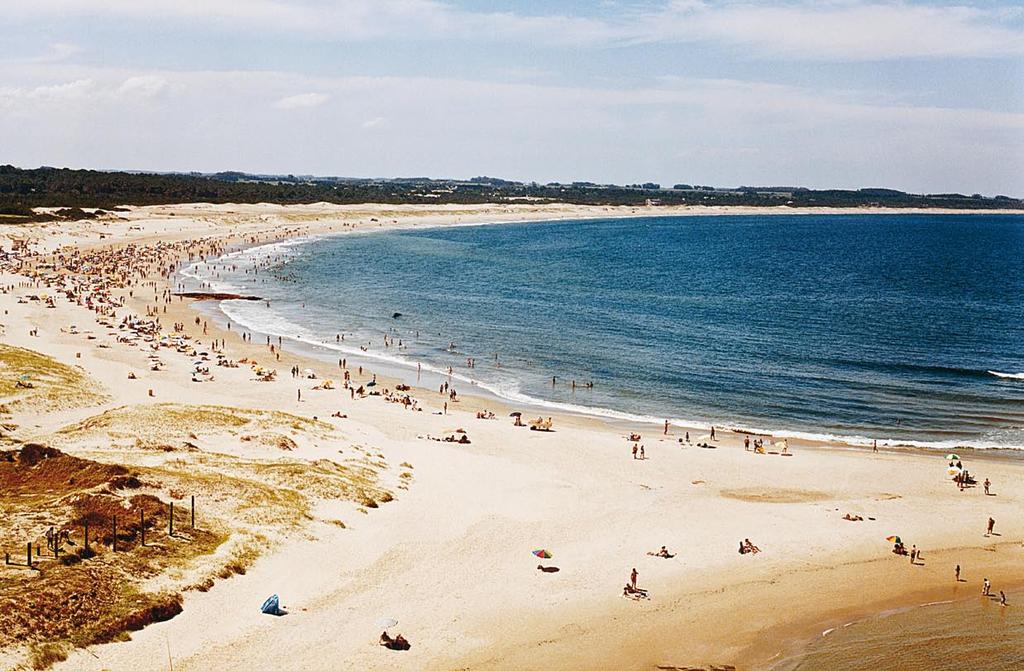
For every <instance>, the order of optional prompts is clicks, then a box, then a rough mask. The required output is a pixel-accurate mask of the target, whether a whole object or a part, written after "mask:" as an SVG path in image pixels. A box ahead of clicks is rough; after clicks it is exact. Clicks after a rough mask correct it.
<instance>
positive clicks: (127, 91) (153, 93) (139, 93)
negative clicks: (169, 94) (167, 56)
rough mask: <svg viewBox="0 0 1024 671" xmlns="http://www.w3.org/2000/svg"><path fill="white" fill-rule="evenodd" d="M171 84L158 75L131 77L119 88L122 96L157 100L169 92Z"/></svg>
mask: <svg viewBox="0 0 1024 671" xmlns="http://www.w3.org/2000/svg"><path fill="white" fill-rule="evenodd" d="M169 86H170V83H169V82H168V81H167V79H165V78H164V77H159V76H157V75H140V76H137V77H129V78H128V79H126V80H124V83H122V84H121V86H119V87H118V88H117V94H118V95H121V96H133V97H140V98H155V97H157V96H159V95H161V94H163V93H164V92H166V91H167V90H168V88H169Z"/></svg>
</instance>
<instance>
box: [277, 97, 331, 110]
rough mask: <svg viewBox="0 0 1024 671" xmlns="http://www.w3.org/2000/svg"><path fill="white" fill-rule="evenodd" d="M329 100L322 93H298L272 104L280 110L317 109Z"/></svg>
mask: <svg viewBox="0 0 1024 671" xmlns="http://www.w3.org/2000/svg"><path fill="white" fill-rule="evenodd" d="M328 100H330V96H328V95H324V94H323V93H300V94H298V95H294V96H287V97H285V98H281V99H280V100H278V101H277V102H275V103H274V107H276V108H277V109H282V110H293V109H300V108H304V107H319V106H320V105H323V104H324V103H325V102H327V101H328Z"/></svg>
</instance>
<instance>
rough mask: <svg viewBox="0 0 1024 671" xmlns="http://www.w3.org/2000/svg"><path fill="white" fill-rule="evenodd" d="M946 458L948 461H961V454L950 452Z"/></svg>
mask: <svg viewBox="0 0 1024 671" xmlns="http://www.w3.org/2000/svg"><path fill="white" fill-rule="evenodd" d="M946 459H947V460H948V461H960V455H959V454H952V453H950V454H947V455H946Z"/></svg>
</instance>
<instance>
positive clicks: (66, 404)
mask: <svg viewBox="0 0 1024 671" xmlns="http://www.w3.org/2000/svg"><path fill="white" fill-rule="evenodd" d="M19 381H21V382H23V383H27V384H29V385H31V387H27V386H19V384H18V383H19ZM105 400H106V397H105V396H104V395H103V394H102V393H100V391H99V387H98V385H97V384H96V383H95V382H94V381H92V380H91V379H90V378H89V376H88V375H86V373H85V372H84V371H83V370H81V369H80V368H77V367H74V366H68V365H67V364H63V363H61V362H59V361H57V360H56V359H54V358H52V357H49V356H46V355H45V354H40V353H39V352H34V351H32V350H29V349H23V348H21V347H13V346H11V345H0V403H3V404H4V405H6V406H7V408H8V409H9V410H22V409H31V410H36V411H53V410H62V409H66V408H78V407H84V406H89V405H97V404H99V403H102V402H103V401H105Z"/></svg>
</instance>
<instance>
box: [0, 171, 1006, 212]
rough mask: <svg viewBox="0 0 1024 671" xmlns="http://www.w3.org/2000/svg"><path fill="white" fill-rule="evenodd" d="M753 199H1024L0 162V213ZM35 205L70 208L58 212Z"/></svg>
mask: <svg viewBox="0 0 1024 671" xmlns="http://www.w3.org/2000/svg"><path fill="white" fill-rule="evenodd" d="M650 199H656V200H657V201H658V202H659V203H660V204H662V205H683V204H689V205H749V206H777V205H788V206H790V207H862V206H885V207H895V208H906V207H922V208H928V207H933V208H934V207H948V208H964V209H994V208H1010V209H1024V201H1022V200H1020V199H1016V198H1009V197H1006V196H996V197H995V198H987V197H982V196H980V195H979V194H973V195H971V196H966V195H962V194H957V193H949V194H931V195H918V194H909V193H904V192H902V191H895V190H892V189H860V190H839V189H828V190H812V189H805V188H799V187H740V188H738V189H718V188H715V187H711V186H691V185H688V184H676V185H675V187H674V188H672V189H662V188H661V187H660V186H659V185H658V184H655V183H653V182H646V183H639V184H633V185H628V186H619V185H613V184H605V185H601V184H595V183H592V182H575V183H572V184H558V183H549V184H543V185H542V184H536V183H522V182H513V181H509V180H504V179H498V178H493V177H475V178H472V179H470V180H445V179H428V178H422V177H418V178H396V179H350V178H341V177H313V176H299V177H296V176H295V175H250V174H247V173H241V172H224V173H216V174H211V175H203V174H199V173H190V174H162V173H129V172H102V171H97V170H69V169H57V168H36V169H30V170H26V169H21V168H16V167H14V166H9V165H5V166H0V221H18V220H38V219H45V218H51V219H54V218H55V219H69V218H80V217H88V216H90V213H87V212H85V211H83V210H82V209H80V208H89V209H92V208H101V209H103V210H115V209H116V208H118V207H119V206H123V205H166V204H174V203H195V202H209V203H260V202H267V203H276V204H283V205H286V204H296V203H313V202H320V201H323V202H328V203H337V204H355V203H390V204H409V203H434V204H439V203H441V204H444V203H456V204H479V203H503V202H504V203H522V202H530V201H534V202H562V203H572V204H581V205H627V206H628V205H637V206H639V205H644V204H646V203H647V202H648V201H649V200H650ZM35 207H60V208H64V209H63V210H61V211H60V212H57V213H56V214H54V215H40V214H37V213H34V212H33V210H32V208H35Z"/></svg>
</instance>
